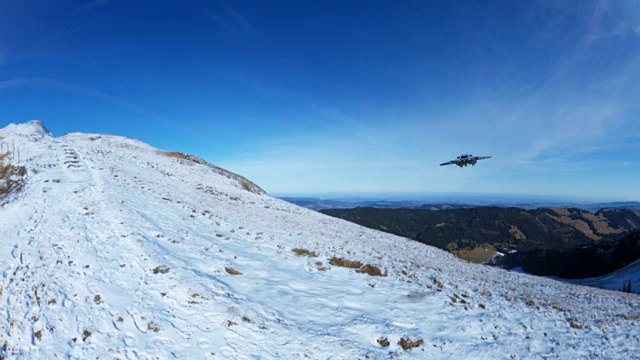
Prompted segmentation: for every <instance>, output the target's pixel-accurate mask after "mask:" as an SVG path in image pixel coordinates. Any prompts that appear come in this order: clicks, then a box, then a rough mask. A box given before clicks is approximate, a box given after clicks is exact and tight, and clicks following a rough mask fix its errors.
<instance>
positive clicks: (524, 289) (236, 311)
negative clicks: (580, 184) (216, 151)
mask: <svg viewBox="0 0 640 360" xmlns="http://www.w3.org/2000/svg"><path fill="white" fill-rule="evenodd" d="M25 134H26V135H25ZM0 136H7V137H12V138H15V139H16V142H20V144H21V149H23V150H22V152H23V153H24V154H26V155H25V158H27V164H28V166H29V169H30V172H29V178H28V184H27V187H26V188H25V190H24V192H23V193H22V194H18V195H16V197H15V198H14V199H13V201H12V202H11V203H10V204H8V205H7V206H5V207H4V208H2V209H0V223H1V224H2V227H1V228H0V235H2V238H3V239H6V241H5V242H3V243H2V244H0V250H6V251H3V252H2V253H0V254H1V255H0V264H1V266H2V267H1V268H2V270H3V277H2V279H0V280H1V282H2V285H1V286H2V287H1V288H0V289H1V290H2V293H0V304H2V305H3V307H2V309H1V313H2V316H1V318H2V319H0V320H1V321H0V355H2V356H5V357H8V358H24V359H27V358H28V359H50V358H54V357H56V356H57V357H60V358H70V359H86V358H90V357H109V358H126V359H151V358H178V359H202V358H222V359H253V358H265V359H269V358H312V359H328V358H333V359H358V358H370V359H373V358H377V359H385V358H389V357H390V356H398V357H400V358H416V359H422V358H435V359H458V358H547V359H554V358H555V359H564V358H622V357H629V356H631V354H635V353H637V350H638V345H637V344H638V343H639V341H638V340H640V339H638V334H637V331H635V330H634V329H637V325H638V319H639V318H640V313H639V312H638V305H639V301H638V298H637V297H634V296H633V295H628V294H621V293H614V292H607V291H601V290H597V289H590V288H583V287H578V286H573V285H568V284H563V283H559V282H556V281H553V280H549V279H543V278H537V277H532V276H527V275H521V274H513V273H509V272H505V271H502V270H499V269H494V268H489V267H484V266H479V265H475V264H470V263H466V262H463V261H461V260H458V259H456V258H454V257H453V256H451V255H450V254H447V253H444V252H442V251H439V250H436V249H434V248H431V247H428V246H424V245H422V244H419V243H416V242H413V241H409V240H406V239H402V238H398V237H395V236H391V235H388V234H384V233H380V232H377V231H373V230H369V229H364V228H362V227H359V226H356V225H354V224H350V223H347V222H344V221H341V220H338V219H333V218H329V217H326V216H324V215H322V214H319V213H316V212H312V211H309V210H306V209H303V208H300V207H297V206H294V205H291V204H288V203H285V202H283V201H280V200H277V199H273V198H271V197H268V196H264V195H258V194H253V193H250V192H247V191H246V190H244V189H243V187H242V185H241V184H239V183H238V182H237V181H235V180H233V179H230V178H228V177H225V176H221V175H219V174H218V173H216V172H214V171H212V169H211V168H209V167H207V166H204V165H200V164H195V163H193V162H192V161H189V160H184V159H179V158H172V157H167V156H165V155H160V154H158V153H157V152H156V151H155V149H153V148H152V147H150V146H148V145H145V144H143V143H140V142H138V141H135V140H132V139H125V138H121V137H115V136H106V135H85V134H70V135H66V136H64V137H60V138H53V137H48V136H42V137H33V136H32V135H30V133H29V132H28V131H26V130H25V131H22V130H21V132H20V134H18V135H16V134H15V132H14V133H11V132H9V131H6V130H5V131H4V133H3V132H2V131H0ZM294 248H303V249H306V250H310V251H315V252H316V253H317V254H318V256H317V257H300V256H296V255H295V254H294V253H293V252H292V249H294ZM334 256H337V257H341V258H346V259H351V260H358V261H361V262H363V263H367V264H373V265H376V266H379V267H381V268H382V269H383V270H385V271H387V272H388V276H386V277H374V276H369V275H367V274H360V273H356V272H355V271H354V269H347V268H342V267H338V266H333V265H330V264H329V260H330V259H331V258H332V257H334ZM227 269H235V270H237V271H239V272H241V273H242V274H241V275H232V274H230V273H228V271H227ZM572 323H573V324H574V325H575V328H572V327H571V324H572ZM385 338H386V339H387V340H388V341H389V346H388V347H383V346H381V345H380V343H379V340H381V339H385ZM400 338H410V339H412V340H418V339H423V341H424V343H423V344H422V345H421V346H418V347H416V348H414V349H412V350H406V351H405V350H403V349H402V348H401V347H400V346H399V345H398V342H399V340H400Z"/></svg>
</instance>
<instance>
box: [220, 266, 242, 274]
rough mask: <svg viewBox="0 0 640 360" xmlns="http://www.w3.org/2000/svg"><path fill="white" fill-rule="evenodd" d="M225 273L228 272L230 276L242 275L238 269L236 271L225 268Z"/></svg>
mask: <svg viewBox="0 0 640 360" xmlns="http://www.w3.org/2000/svg"><path fill="white" fill-rule="evenodd" d="M224 271H226V272H227V273H228V274H231V275H242V273H241V272H240V271H238V270H236V269H234V268H232V267H226V268H224Z"/></svg>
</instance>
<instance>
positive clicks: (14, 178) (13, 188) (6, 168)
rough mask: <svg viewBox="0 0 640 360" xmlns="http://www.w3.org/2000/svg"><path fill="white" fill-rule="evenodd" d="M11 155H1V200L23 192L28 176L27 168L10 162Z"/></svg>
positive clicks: (8, 153)
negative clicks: (25, 179)
mask: <svg viewBox="0 0 640 360" xmlns="http://www.w3.org/2000/svg"><path fill="white" fill-rule="evenodd" d="M9 155H11V153H10V152H6V153H3V154H0V200H1V199H3V198H5V197H6V196H8V195H10V194H13V193H16V192H19V191H20V190H22V188H23V186H24V177H25V176H26V175H27V168H26V167H24V166H14V165H13V164H11V163H9V162H8V158H9Z"/></svg>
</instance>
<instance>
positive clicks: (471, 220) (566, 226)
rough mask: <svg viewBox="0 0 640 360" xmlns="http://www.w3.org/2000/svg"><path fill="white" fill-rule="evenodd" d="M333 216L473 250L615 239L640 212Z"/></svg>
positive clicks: (363, 212)
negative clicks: (490, 247)
mask: <svg viewBox="0 0 640 360" xmlns="http://www.w3.org/2000/svg"><path fill="white" fill-rule="evenodd" d="M321 212H322V213H325V214H327V215H330V216H334V217H338V218H342V219H344V220H348V221H351V222H354V223H357V224H360V225H363V226H366V227H369V228H372V229H378V230H382V231H385V232H389V233H392V234H396V235H399V236H404V237H407V238H410V239H414V240H417V241H420V242H422V243H425V244H429V245H433V246H437V247H439V248H441V249H448V250H455V249H473V248H476V247H477V246H480V245H484V244H490V245H493V246H495V247H496V248H498V249H501V250H519V251H523V250H531V249H536V248H540V247H544V248H563V247H567V246H573V245H578V244H589V243H596V242H601V241H606V240H617V239H619V238H621V237H622V235H623V234H624V233H626V232H628V231H630V230H634V229H640V212H639V211H634V210H628V209H601V210H599V211H598V212H596V213H595V214H592V213H590V212H587V211H584V210H580V209H564V208H541V209H534V210H523V209H520V208H512V207H507V208H505V207H474V208H467V209H447V210H421V209H379V208H355V209H328V210H322V211H321Z"/></svg>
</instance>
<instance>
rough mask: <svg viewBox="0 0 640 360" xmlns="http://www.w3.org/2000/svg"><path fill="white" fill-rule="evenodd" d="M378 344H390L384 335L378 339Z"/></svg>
mask: <svg viewBox="0 0 640 360" xmlns="http://www.w3.org/2000/svg"><path fill="white" fill-rule="evenodd" d="M378 344H380V346H382V347H388V346H389V345H390V343H389V340H388V339H387V338H386V337H383V338H380V339H378Z"/></svg>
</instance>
